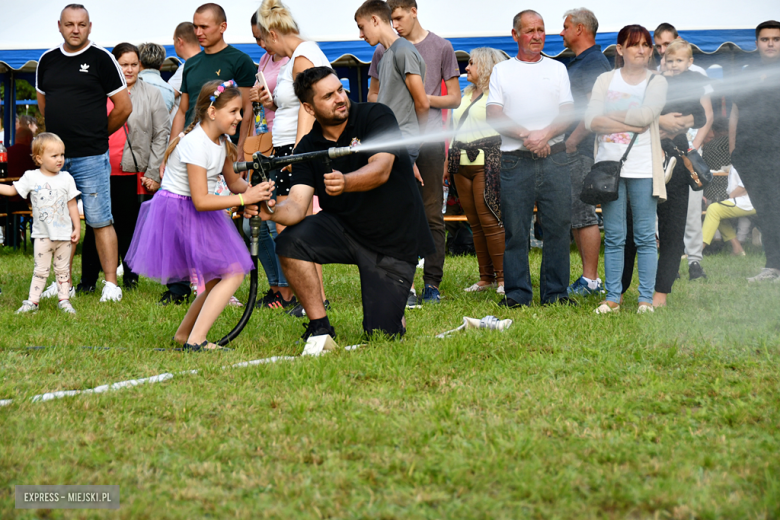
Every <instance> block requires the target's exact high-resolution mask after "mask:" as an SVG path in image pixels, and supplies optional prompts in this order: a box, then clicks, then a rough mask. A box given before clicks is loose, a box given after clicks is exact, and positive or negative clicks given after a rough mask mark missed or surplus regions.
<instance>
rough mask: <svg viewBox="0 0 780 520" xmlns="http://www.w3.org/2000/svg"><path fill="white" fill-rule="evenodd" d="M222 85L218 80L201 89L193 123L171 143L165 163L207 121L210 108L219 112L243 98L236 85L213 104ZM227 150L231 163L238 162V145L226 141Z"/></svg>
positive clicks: (218, 97)
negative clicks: (185, 139) (198, 126)
mask: <svg viewBox="0 0 780 520" xmlns="http://www.w3.org/2000/svg"><path fill="white" fill-rule="evenodd" d="M220 85H222V82H221V81H220V80H218V79H217V80H214V81H209V82H208V83H206V84H205V85H203V88H201V89H200V94H198V101H197V102H196V103H195V109H194V111H193V113H194V117H193V118H192V123H190V126H188V127H187V129H186V130H184V132H182V134H180V135H178V136H176V138H174V140H173V141H171V144H169V145H168V149H167V150H165V157H164V158H163V162H164V163H167V162H168V157H169V156H170V155H171V152H173V150H174V149H175V148H176V146H177V145H178V144H179V141H181V138H182V137H184V136H185V135H187V134H189V133H190V132H192V130H193V128H195V125H197V124H198V123H200V122H201V121H204V120H205V119H206V113H207V112H208V109H209V107H210V106H212V105H213V106H214V108H216V109H217V110H219V109H220V108H222V107H224V106H225V105H227V104H228V102H230V101H232V100H233V99H235V98H237V97H238V98H240V97H241V91H240V90H238V87H237V86H235V84H234V85H232V86H229V87H225V90H224V91H223V92H222V93H221V94H220V95H219V96H217V98H216V99H215V100H214V102H213V103H212V102H211V96H213V95H214V91H215V90H217V87H219V86H220ZM225 150H226V151H227V157H228V159H229V160H230V161H231V162H232V161H236V160H238V148H236V145H234V144H233V142H232V141H231V140H230V139H225Z"/></svg>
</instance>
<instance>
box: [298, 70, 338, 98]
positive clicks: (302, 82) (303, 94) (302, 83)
mask: <svg viewBox="0 0 780 520" xmlns="http://www.w3.org/2000/svg"><path fill="white" fill-rule="evenodd" d="M330 75H333V76H336V71H334V70H333V69H331V68H330V67H312V68H310V69H306V70H304V71H303V72H301V73H300V74H298V75H297V76H296V77H295V83H293V88H294V89H295V95H296V96H298V99H300V100H301V103H311V102H312V100H313V99H314V93H313V92H312V91H313V88H314V85H315V84H316V83H319V82H320V81H322V80H323V79H325V78H327V77H328V76H330ZM336 77H338V76H336Z"/></svg>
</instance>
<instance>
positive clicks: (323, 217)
mask: <svg viewBox="0 0 780 520" xmlns="http://www.w3.org/2000/svg"><path fill="white" fill-rule="evenodd" d="M276 254H277V255H279V256H281V257H286V258H294V259H296V260H304V261H307V262H315V263H318V264H352V265H357V267H358V270H359V271H360V289H361V293H362V296H363V330H365V331H366V333H367V334H371V333H373V332H384V333H385V334H388V335H390V336H393V335H398V336H401V335H403V334H404V332H406V328H405V327H404V321H403V317H404V310H405V309H406V300H407V298H408V296H409V289H410V288H411V287H412V282H413V281H414V272H415V268H416V266H415V264H414V263H412V262H406V261H404V260H398V259H397V258H393V257H390V256H386V255H382V254H379V253H375V252H373V251H371V250H369V249H368V248H366V247H364V246H363V245H362V244H360V243H359V242H357V241H356V240H355V239H354V238H353V237H351V236H350V235H349V234H347V232H346V230H345V229H344V226H342V225H341V222H340V221H339V218H338V217H336V216H334V215H331V214H329V213H327V212H325V211H322V212H320V213H317V214H316V215H310V216H308V217H306V218H305V219H303V221H301V222H300V223H298V224H296V225H294V226H290V227H288V228H286V229H285V230H284V231H283V232H282V233H281V234H280V235H279V236H278V237H277V238H276ZM291 283H292V285H293V286H295V282H294V281H291Z"/></svg>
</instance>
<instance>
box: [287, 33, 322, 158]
mask: <svg viewBox="0 0 780 520" xmlns="http://www.w3.org/2000/svg"><path fill="white" fill-rule="evenodd" d="M298 56H303V57H304V58H306V59H308V60H309V61H310V62H312V63H313V64H314V66H315V67H330V62H329V61H328V58H326V57H325V54H324V53H323V52H322V51H321V50H320V48H319V47H318V46H317V44H316V43H314V42H302V43H301V44H300V45H298V48H297V49H295V52H294V53H293V55H292V57H291V58H290V61H288V62H287V63H285V64H284V65H283V66H282V68H281V69H279V77H278V79H277V83H276V89H275V90H274V104H276V106H277V110H276V116H275V118H274V131H273V145H274V146H285V145H291V144H295V135H296V133H297V132H298V110H299V109H300V106H301V102H300V100H299V99H298V97H297V96H296V95H295V90H294V89H293V66H294V64H295V58H297V57H298Z"/></svg>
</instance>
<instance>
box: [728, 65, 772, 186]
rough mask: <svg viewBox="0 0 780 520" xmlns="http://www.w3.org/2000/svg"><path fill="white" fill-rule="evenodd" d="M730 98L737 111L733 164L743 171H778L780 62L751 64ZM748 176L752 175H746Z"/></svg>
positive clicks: (741, 173)
mask: <svg viewBox="0 0 780 520" xmlns="http://www.w3.org/2000/svg"><path fill="white" fill-rule="evenodd" d="M744 74H745V80H744V82H742V83H740V85H744V89H743V88H742V87H741V86H740V87H737V89H739V91H738V92H736V93H735V94H734V96H733V100H734V104H735V105H737V108H738V110H739V120H738V122H737V139H736V147H735V148H734V153H733V154H732V157H731V158H732V164H734V166H735V167H736V168H737V170H738V171H739V174H740V175H741V176H743V178H744V175H745V173H743V170H749V169H750V170H763V169H767V168H775V169H776V168H777V167H778V164H780V146H778V143H780V124H778V122H780V60H778V63H776V64H771V65H765V64H762V63H758V64H755V65H750V66H749V67H747V68H745V71H744ZM746 173H747V174H750V173H752V172H746ZM756 173H758V172H756Z"/></svg>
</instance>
